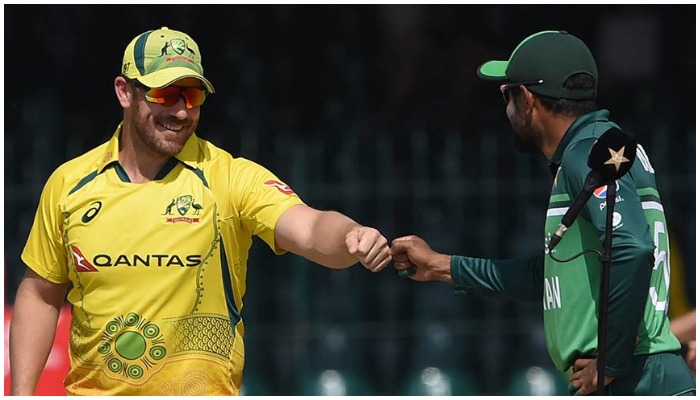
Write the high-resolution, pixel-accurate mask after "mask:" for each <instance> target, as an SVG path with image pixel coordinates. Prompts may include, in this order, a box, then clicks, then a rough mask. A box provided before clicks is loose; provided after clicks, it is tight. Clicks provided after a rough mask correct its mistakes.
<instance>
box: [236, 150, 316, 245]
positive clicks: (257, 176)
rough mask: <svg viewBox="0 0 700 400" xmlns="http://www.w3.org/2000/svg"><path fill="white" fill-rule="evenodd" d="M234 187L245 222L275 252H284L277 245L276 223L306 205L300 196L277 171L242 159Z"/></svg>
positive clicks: (240, 212) (237, 202) (237, 206)
mask: <svg viewBox="0 0 700 400" xmlns="http://www.w3.org/2000/svg"><path fill="white" fill-rule="evenodd" d="M232 179H233V180H234V182H233V184H232V188H233V190H234V192H235V193H236V195H234V196H233V197H234V201H235V202H236V205H235V206H236V209H237V210H238V213H239V215H240V217H241V221H242V223H243V224H244V225H245V226H246V228H247V229H248V230H249V231H250V232H251V233H252V234H253V235H256V236H258V237H260V238H261V239H262V240H263V241H264V242H265V243H267V245H268V246H269V247H270V248H271V249H272V250H273V251H274V252H275V253H276V254H282V253H284V252H285V251H284V250H282V249H279V248H277V246H276V245H275V226H276V225H277V221H278V220H279V218H280V217H281V216H282V214H283V213H284V212H285V211H287V210H288V209H289V208H290V207H292V206H295V205H298V204H304V203H303V201H302V200H301V199H300V198H299V196H298V195H297V194H296V193H294V191H293V190H292V189H291V188H290V187H289V186H288V185H287V184H285V183H284V182H282V181H281V180H280V179H279V178H278V177H277V176H275V174H273V173H272V172H270V171H269V170H268V169H266V168H265V167H263V166H261V165H259V164H256V163H254V162H252V161H248V160H241V165H240V166H239V170H238V171H235V173H234V174H233V177H232Z"/></svg>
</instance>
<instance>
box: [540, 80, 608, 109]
mask: <svg viewBox="0 0 700 400" xmlns="http://www.w3.org/2000/svg"><path fill="white" fill-rule="evenodd" d="M564 87H566V88H567V89H595V87H596V82H595V78H593V77H592V76H590V75H588V74H583V73H581V74H574V75H571V76H570V77H569V78H568V79H567V80H566V82H564ZM533 94H534V95H535V96H537V97H539V99H540V101H541V102H542V106H543V107H544V108H545V110H547V111H550V112H552V113H554V114H565V115H568V116H572V117H578V116H581V115H584V114H588V113H591V112H593V111H595V110H597V109H598V105H597V104H596V102H595V100H571V99H556V98H554V97H547V96H542V95H539V94H537V93H534V92H533Z"/></svg>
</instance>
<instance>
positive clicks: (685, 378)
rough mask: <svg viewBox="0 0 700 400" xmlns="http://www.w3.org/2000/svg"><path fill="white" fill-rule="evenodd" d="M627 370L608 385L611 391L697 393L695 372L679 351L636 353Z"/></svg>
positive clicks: (622, 393)
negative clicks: (648, 353) (637, 354)
mask: <svg viewBox="0 0 700 400" xmlns="http://www.w3.org/2000/svg"><path fill="white" fill-rule="evenodd" d="M627 371H628V372H627V373H626V374H625V375H624V376H620V377H618V378H615V380H614V381H613V382H612V383H611V384H609V385H608V386H607V387H606V388H605V389H606V390H605V391H606V393H607V394H608V395H611V396H695V376H694V375H693V373H692V372H690V368H688V365H687V364H686V363H685V360H684V359H683V357H681V356H680V355H679V354H678V353H658V354H650V355H640V356H635V357H634V358H633V360H632V364H631V365H630V366H629V368H628V370H627ZM572 389H573V392H572V391H571V390H572ZM575 391H576V389H575V388H573V386H572V385H569V393H570V394H573V393H574V392H575ZM593 394H595V393H593Z"/></svg>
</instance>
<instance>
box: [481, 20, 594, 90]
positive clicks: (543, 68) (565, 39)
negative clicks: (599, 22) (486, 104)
mask: <svg viewBox="0 0 700 400" xmlns="http://www.w3.org/2000/svg"><path fill="white" fill-rule="evenodd" d="M578 73H584V74H588V75H590V76H591V77H593V79H594V80H595V82H596V86H597V83H598V68H597V67H596V63H595V59H594V58H593V55H592V54H591V51H590V50H589V49H588V46H586V44H585V43H584V42H583V41H582V40H581V39H579V38H577V37H576V36H574V35H572V34H570V33H568V32H566V31H542V32H538V33H535V34H532V35H530V36H528V37H527V38H525V40H523V41H522V42H520V44H519V45H518V47H516V48H515V50H513V53H512V54H511V55H510V59H508V60H507V61H501V60H493V61H487V62H485V63H483V64H481V66H479V68H478V69H477V72H476V74H477V75H478V76H479V78H481V79H486V80H491V81H510V82H529V81H539V80H542V81H543V82H542V84H539V85H532V86H528V90H530V91H532V92H535V93H538V94H541V95H543V96H548V97H554V98H557V99H572V100H595V98H596V88H595V87H594V88H592V89H569V88H566V87H565V86H564V83H565V82H566V80H567V79H568V78H569V77H570V76H571V75H574V74H578Z"/></svg>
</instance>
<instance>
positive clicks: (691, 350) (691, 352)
mask: <svg viewBox="0 0 700 400" xmlns="http://www.w3.org/2000/svg"><path fill="white" fill-rule="evenodd" d="M685 345H686V346H688V352H687V353H686V355H685V362H686V363H688V367H689V368H690V370H691V371H693V372H695V340H689V341H687V342H686V343H685Z"/></svg>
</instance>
